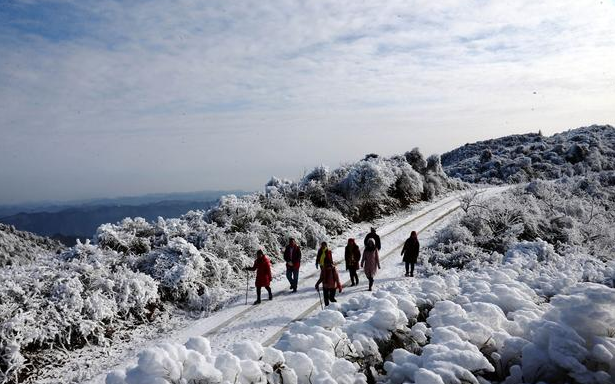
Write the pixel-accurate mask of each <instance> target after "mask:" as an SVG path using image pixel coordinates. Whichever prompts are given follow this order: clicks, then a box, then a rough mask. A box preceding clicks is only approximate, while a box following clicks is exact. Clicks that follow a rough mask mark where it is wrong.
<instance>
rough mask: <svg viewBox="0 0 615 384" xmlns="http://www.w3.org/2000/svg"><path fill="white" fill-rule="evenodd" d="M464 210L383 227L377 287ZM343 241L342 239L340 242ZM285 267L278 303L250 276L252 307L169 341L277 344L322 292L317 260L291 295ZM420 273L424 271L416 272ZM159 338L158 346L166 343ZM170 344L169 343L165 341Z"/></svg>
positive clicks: (453, 204)
mask: <svg viewBox="0 0 615 384" xmlns="http://www.w3.org/2000/svg"><path fill="white" fill-rule="evenodd" d="M508 188H509V187H508V186H507V187H497V188H489V189H486V190H484V191H483V195H484V196H485V197H487V196H491V195H496V194H499V193H501V192H502V191H504V190H506V189H508ZM458 208H459V201H458V198H457V196H449V197H446V198H444V199H442V200H439V201H437V202H434V203H432V204H430V205H427V206H425V207H424V208H423V209H421V210H419V211H418V212H415V213H413V214H411V215H409V216H406V217H403V218H400V219H398V220H394V221H392V222H390V223H388V224H386V225H384V226H381V227H379V228H378V233H379V234H380V236H381V243H382V250H381V255H380V258H381V266H382V269H381V270H380V271H378V275H377V276H376V280H375V283H374V289H375V290H377V289H378V285H379V284H381V283H383V282H386V281H391V280H396V279H403V278H405V277H403V274H404V272H405V271H404V270H403V263H401V257H400V256H399V254H400V252H401V247H402V245H403V243H404V241H405V240H406V238H407V237H408V236H409V234H410V231H412V230H415V231H417V232H418V234H419V240H420V241H421V244H422V246H423V247H424V246H426V245H429V243H430V242H431V241H430V240H431V238H432V236H433V233H434V232H435V230H436V229H437V228H439V227H441V226H443V225H445V224H446V223H447V222H448V219H450V218H451V217H453V216H454V215H453V213H454V212H456V211H457V210H458ZM354 235H355V236H354V237H355V238H356V239H357V243H359V244H360V245H362V242H363V237H364V236H365V232H364V231H362V232H358V233H355V234H354ZM339 241H342V240H339ZM344 246H345V242H344V244H343V245H341V246H339V247H337V248H334V249H333V258H334V260H335V262H336V263H340V265H339V266H338V270H339V272H340V279H341V280H342V282H343V283H344V286H346V285H348V283H349V275H348V273H347V272H346V271H344V263H343V259H344ZM284 271H285V266H284V265H283V263H279V264H277V265H275V266H274V268H273V274H274V281H273V283H272V285H271V288H272V291H273V295H274V298H273V300H272V301H269V300H267V299H266V297H267V294H266V291H264V290H263V293H264V295H263V297H264V298H265V299H264V300H263V302H262V303H261V304H260V305H251V303H252V302H253V301H254V300H255V298H256V297H255V296H256V295H255V290H254V288H253V287H252V285H253V274H251V275H250V293H249V297H248V303H249V304H248V305H247V306H246V305H245V296H244V297H243V298H241V299H239V300H236V301H234V302H233V304H230V305H229V306H227V307H226V308H224V309H222V310H220V311H218V312H216V313H214V314H213V315H212V316H210V317H208V318H204V319H200V320H196V321H195V322H194V323H193V324H192V325H191V326H189V327H187V328H185V329H183V330H181V331H179V332H177V333H174V334H173V335H169V337H168V338H167V340H168V341H175V342H180V343H184V342H185V341H186V340H187V339H188V338H190V337H192V336H197V335H200V336H205V337H207V338H208V339H209V340H210V342H211V347H212V351H213V352H214V353H220V352H222V351H224V350H228V349H230V347H231V346H232V345H233V344H235V343H236V342H238V341H242V340H253V341H257V342H260V343H263V344H265V345H273V344H274V343H275V342H276V341H277V340H278V339H279V337H280V336H281V335H282V334H283V333H284V331H285V329H286V327H287V326H288V325H289V324H290V323H291V322H293V321H296V320H299V319H302V318H304V317H307V316H309V315H310V314H311V313H313V312H314V311H316V310H319V309H320V301H319V298H318V293H317V292H316V290H315V289H314V284H315V282H316V280H317V278H318V275H319V273H320V271H319V270H317V269H316V268H315V266H314V261H313V260H304V261H303V263H302V265H301V270H300V274H299V286H298V291H297V293H290V291H289V284H288V281H287V280H286V277H285V273H284ZM415 272H416V274H417V275H418V274H420V270H419V271H415ZM359 279H360V283H359V286H358V287H348V288H344V291H343V293H341V294H338V295H337V296H336V298H337V299H338V300H339V301H345V300H348V299H349V298H351V297H353V296H354V295H356V294H358V293H360V292H364V291H366V290H367V279H366V278H365V276H364V275H363V274H362V272H361V271H359ZM160 341H161V340H158V341H157V342H160ZM162 341H164V340H162ZM134 363H136V356H135V358H133V359H131V360H129V361H124V362H122V363H121V364H120V365H119V366H118V367H116V368H120V367H125V366H130V365H132V364H134ZM105 375H106V372H105V373H101V374H99V375H98V376H96V377H95V378H94V379H92V380H90V381H88V383H93V384H100V383H104V379H105Z"/></svg>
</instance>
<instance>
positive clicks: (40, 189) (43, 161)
mask: <svg viewBox="0 0 615 384" xmlns="http://www.w3.org/2000/svg"><path fill="white" fill-rule="evenodd" d="M613 63H615V2H614V1H613V0H602V1H601V0H597V1H594V0H545V1H536V0H516V1H487V0H443V1H432V0H404V1H402V0H390V1H381V2H380V1H361V0H335V1H316V0H315V1H293V0H280V1H262V0H255V1H251V0H249V1H248V0H234V1H216V0H207V1H205V0H202V1H198V0H147V1H142V0H131V1H121V0H113V1H112V0H0V204H9V203H17V202H24V201H34V200H70V199H85V198H92V197H111V196H120V195H138V194H144V193H154V192H181V191H195V190H204V189H235V188H238V189H245V190H256V189H260V188H262V187H263V185H264V184H265V182H266V181H267V180H268V179H269V178H270V177H271V176H273V175H275V176H278V177H286V178H291V179H297V178H299V177H301V176H302V174H303V173H304V172H306V171H307V170H310V169H311V168H313V167H314V166H317V165H320V164H325V165H328V166H330V167H332V168H334V167H336V166H338V165H339V164H341V163H345V162H351V161H356V160H358V159H360V158H362V156H363V155H364V154H366V153H379V154H382V155H387V156H388V155H392V154H396V153H403V152H405V151H407V150H410V149H412V148H414V147H419V148H420V149H421V151H422V152H423V153H424V154H426V155H429V154H431V153H443V152H446V151H448V150H451V149H453V148H455V147H457V146H459V145H463V144H465V143H467V142H474V141H477V140H484V139H489V138H494V137H499V136H503V135H508V134H514V133H527V132H537V131H538V130H539V129H540V130H542V132H543V133H545V134H552V133H555V132H561V131H564V130H568V129H571V128H576V127H579V126H586V125H591V124H607V123H608V124H614V123H615V65H614V64H613Z"/></svg>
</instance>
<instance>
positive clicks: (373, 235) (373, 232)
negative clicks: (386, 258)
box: [363, 227, 380, 250]
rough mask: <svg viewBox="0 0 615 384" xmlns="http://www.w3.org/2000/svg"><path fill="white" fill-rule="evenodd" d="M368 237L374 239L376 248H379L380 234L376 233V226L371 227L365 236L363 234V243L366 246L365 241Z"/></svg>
mask: <svg viewBox="0 0 615 384" xmlns="http://www.w3.org/2000/svg"><path fill="white" fill-rule="evenodd" d="M369 239H374V243H376V249H377V250H380V236H378V234H377V233H376V228H374V227H371V229H370V231H369V233H368V234H367V236H365V240H363V245H364V246H366V247H367V242H368V241H369Z"/></svg>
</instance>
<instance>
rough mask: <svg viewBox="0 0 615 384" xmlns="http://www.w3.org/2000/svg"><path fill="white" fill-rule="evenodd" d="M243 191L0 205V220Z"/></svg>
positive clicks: (212, 197)
mask: <svg viewBox="0 0 615 384" xmlns="http://www.w3.org/2000/svg"><path fill="white" fill-rule="evenodd" d="M244 194H246V192H245V191H241V190H228V191H222V190H220V191H213V190H212V191H197V192H173V193H151V194H147V195H141V196H123V197H112V198H96V199H86V200H71V201H39V202H33V203H24V204H12V205H0V218H2V217H7V216H12V215H16V214H18V213H34V212H48V213H53V212H59V211H62V210H66V209H69V208H76V207H92V206H101V205H104V206H120V205H144V204H151V203H157V202H161V201H186V202H195V201H214V200H218V199H219V198H220V197H221V196H224V195H238V196H240V195H244Z"/></svg>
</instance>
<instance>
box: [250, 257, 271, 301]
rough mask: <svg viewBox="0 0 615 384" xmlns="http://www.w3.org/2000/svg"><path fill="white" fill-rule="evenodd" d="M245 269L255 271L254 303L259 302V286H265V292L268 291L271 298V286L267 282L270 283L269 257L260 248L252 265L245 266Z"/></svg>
mask: <svg viewBox="0 0 615 384" xmlns="http://www.w3.org/2000/svg"><path fill="white" fill-rule="evenodd" d="M244 270H246V271H256V282H255V284H254V285H255V286H256V301H255V302H254V304H255V305H256V304H260V303H261V288H262V287H265V289H266V290H267V293H269V300H272V299H273V294H272V293H271V288H270V287H269V284H271V261H269V258H268V257H267V256H266V255H265V254H264V253H263V251H261V250H260V249H259V250H258V251H257V252H256V260H254V265H253V266H252V267H245V268H244Z"/></svg>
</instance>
